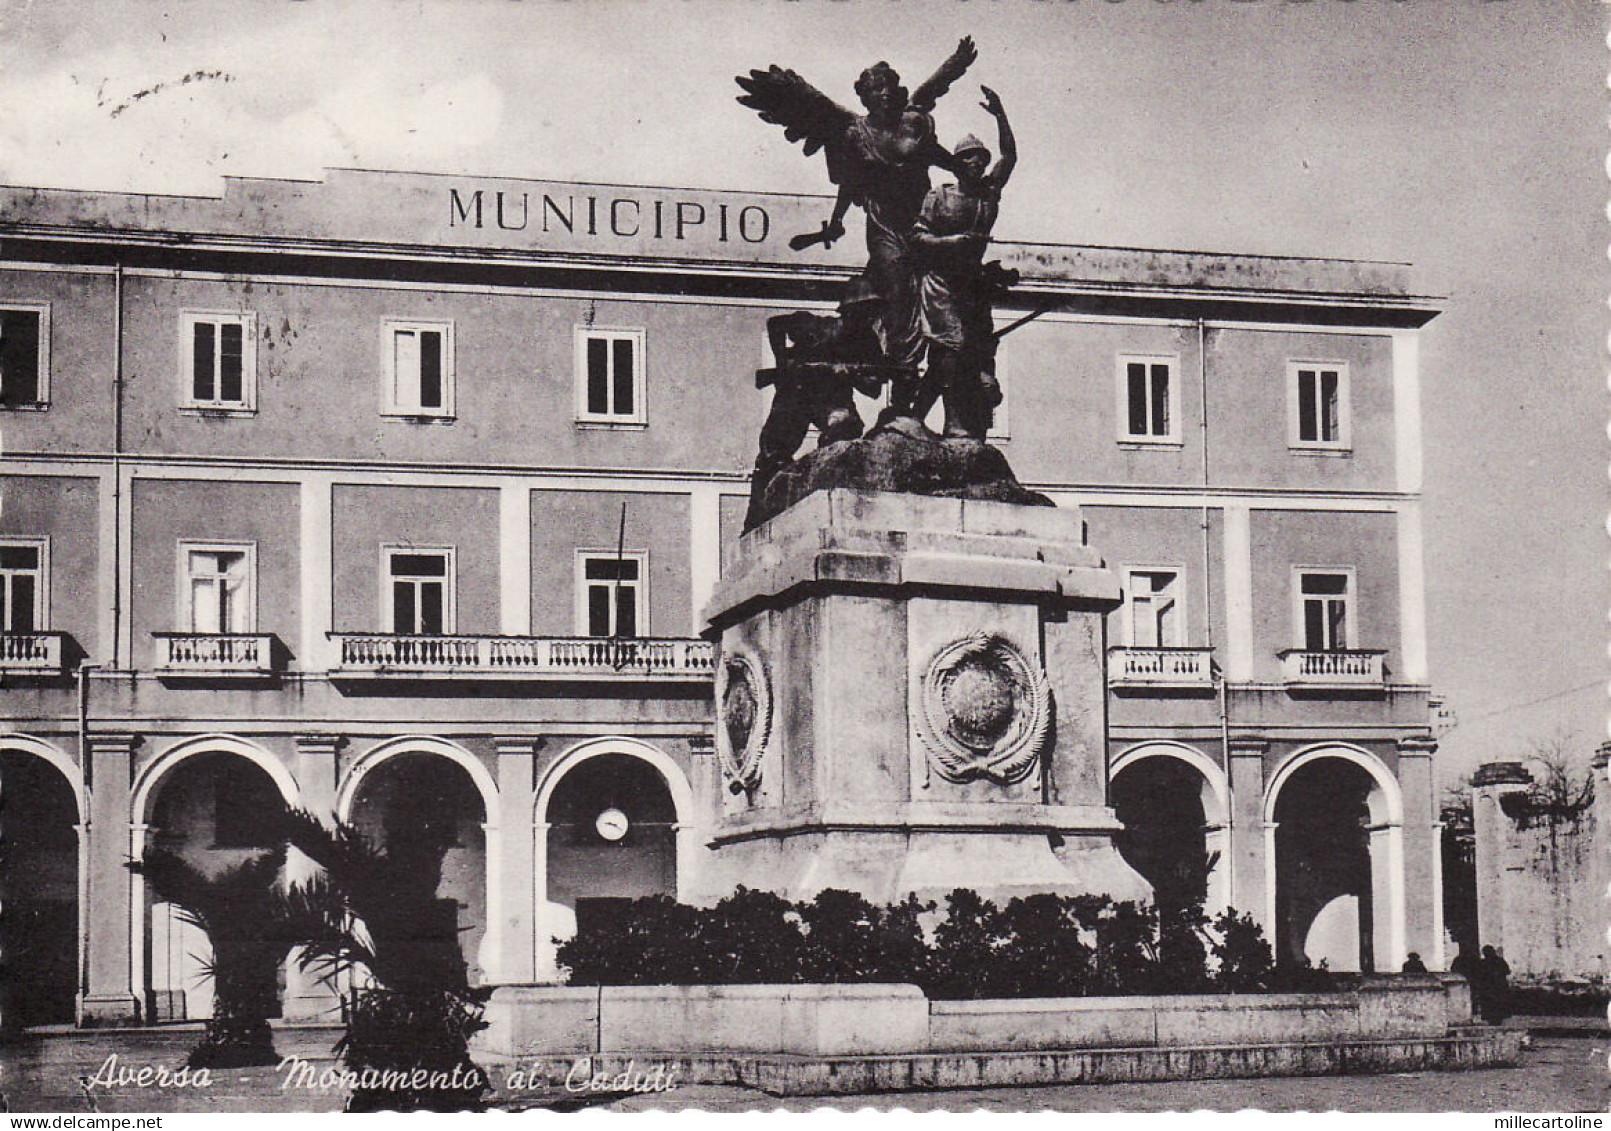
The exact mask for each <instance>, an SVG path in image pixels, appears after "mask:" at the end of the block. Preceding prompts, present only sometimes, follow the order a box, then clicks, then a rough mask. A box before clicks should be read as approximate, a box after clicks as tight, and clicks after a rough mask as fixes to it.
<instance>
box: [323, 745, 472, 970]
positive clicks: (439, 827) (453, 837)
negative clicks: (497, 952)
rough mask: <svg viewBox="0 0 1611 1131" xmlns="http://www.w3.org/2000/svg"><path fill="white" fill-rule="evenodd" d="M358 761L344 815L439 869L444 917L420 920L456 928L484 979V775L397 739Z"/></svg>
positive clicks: (391, 847)
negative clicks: (434, 920) (380, 751)
mask: <svg viewBox="0 0 1611 1131" xmlns="http://www.w3.org/2000/svg"><path fill="white" fill-rule="evenodd" d="M465 757H469V755H465ZM360 765H361V770H362V772H361V773H356V774H355V777H354V779H353V780H352V781H350V782H349V783H348V788H347V789H346V790H344V791H343V798H342V805H341V806H340V811H341V814H342V816H343V817H344V819H346V820H348V821H350V822H351V823H352V824H353V825H355V826H357V828H358V829H359V830H360V831H361V832H362V833H363V834H364V836H365V837H366V838H367V839H368V840H369V841H370V842H371V843H372V844H375V845H377V846H380V847H383V848H385V849H386V850H387V851H388V852H393V853H395V852H398V851H405V852H408V853H409V854H410V856H411V858H413V859H414V860H415V861H416V862H417V866H418V867H421V868H425V869H428V870H430V871H431V872H432V873H434V877H435V880H436V898H437V911H438V913H439V914H440V916H441V917H442V919H441V921H440V922H438V923H430V924H425V923H422V924H421V927H422V929H425V930H430V931H432V932H433V934H434V933H435V932H436V931H437V930H439V929H440V930H442V931H444V932H445V931H447V930H449V929H450V928H451V930H452V932H453V933H455V934H456V935H457V936H458V940H459V951H460V953H461V954H462V955H463V957H464V962H465V967H466V970H467V973H468V977H469V980H470V982H471V983H472V984H480V983H484V982H485V981H487V980H488V976H489V970H488V966H489V956H488V952H489V950H490V947H489V946H488V938H487V935H488V930H487V925H488V922H489V918H488V908H487V892H488V887H487V875H488V860H487V840H488V837H487V824H488V817H487V803H486V801H485V799H484V796H483V791H482V783H481V782H480V781H479V780H477V778H476V777H475V776H474V775H473V774H472V772H471V771H470V770H468V769H467V768H466V767H465V766H464V765H461V764H459V761H458V759H456V758H450V757H444V756H442V755H441V754H440V753H439V752H437V751H435V750H430V749H419V748H410V747H407V746H398V747H396V748H394V749H389V750H387V751H385V752H384V753H383V754H382V755H381V756H379V757H375V756H374V755H373V754H372V755H371V757H370V758H369V759H368V760H366V762H364V763H361V764H360ZM449 920H451V923H449ZM422 937H423V936H422Z"/></svg>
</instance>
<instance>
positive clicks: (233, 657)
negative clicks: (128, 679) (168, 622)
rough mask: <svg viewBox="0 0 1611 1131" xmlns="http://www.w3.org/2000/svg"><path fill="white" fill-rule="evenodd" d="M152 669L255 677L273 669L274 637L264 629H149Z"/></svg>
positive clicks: (170, 674)
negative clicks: (153, 656)
mask: <svg viewBox="0 0 1611 1131" xmlns="http://www.w3.org/2000/svg"><path fill="white" fill-rule="evenodd" d="M151 635H152V636H153V637H154V638H155V639H156V641H157V657H156V665H155V667H156V671H157V674H158V675H162V676H168V677H181V678H183V677H196V678H213V677H258V678H262V677H265V676H271V675H273V674H274V672H275V668H276V664H275V647H274V645H275V640H274V636H273V634H272V633H267V632H153V633H152V634H151Z"/></svg>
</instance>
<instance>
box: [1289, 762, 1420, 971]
mask: <svg viewBox="0 0 1611 1131" xmlns="http://www.w3.org/2000/svg"><path fill="white" fill-rule="evenodd" d="M1401 813H1402V809H1401V806H1400V803H1399V798H1398V788H1397V783H1396V782H1395V781H1394V780H1393V778H1392V777H1391V776H1390V775H1389V774H1388V773H1387V771H1386V769H1385V767H1382V766H1381V765H1380V763H1378V762H1376V760H1375V759H1374V758H1372V757H1371V756H1370V755H1369V754H1366V753H1364V752H1363V751H1357V750H1353V749H1352V748H1346V747H1329V748H1320V749H1316V750H1311V751H1308V752H1306V753H1304V754H1301V755H1299V756H1297V757H1294V758H1293V759H1292V760H1291V761H1289V762H1288V763H1287V764H1286V765H1285V766H1284V767H1282V769H1281V770H1280V772H1278V773H1277V774H1276V776H1275V778H1274V779H1273V780H1272V782H1271V784H1270V790H1269V793H1268V796H1267V800H1266V821H1267V827H1268V828H1269V829H1270V834H1271V835H1270V842H1269V844H1268V845H1267V848H1268V850H1269V851H1272V852H1273V853H1274V860H1275V886H1274V893H1273V896H1274V899H1273V902H1274V908H1273V922H1274V928H1275V930H1274V935H1275V938H1274V944H1275V952H1276V957H1277V960H1278V961H1282V962H1295V961H1299V960H1301V959H1305V958H1306V959H1308V960H1309V961H1310V962H1312V963H1314V964H1315V965H1317V966H1318V965H1320V964H1321V963H1322V962H1324V963H1325V964H1326V966H1327V967H1328V968H1329V969H1331V970H1334V971H1373V970H1380V971H1392V970H1397V969H1398V967H1399V964H1400V963H1401V962H1402V961H1403V954H1402V951H1403V935H1404V910H1403V906H1404V905H1403V900H1404V890H1403V888H1404V881H1403V861H1402V851H1403V849H1402V817H1401Z"/></svg>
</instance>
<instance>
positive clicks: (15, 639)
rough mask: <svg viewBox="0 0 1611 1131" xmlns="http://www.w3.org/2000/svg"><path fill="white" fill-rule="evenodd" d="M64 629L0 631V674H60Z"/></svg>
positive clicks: (64, 636)
mask: <svg viewBox="0 0 1611 1131" xmlns="http://www.w3.org/2000/svg"><path fill="white" fill-rule="evenodd" d="M66 635H67V634H66V633H64V632H0V675H60V674H61V672H62V654H63V648H62V642H63V640H64V639H65V638H66Z"/></svg>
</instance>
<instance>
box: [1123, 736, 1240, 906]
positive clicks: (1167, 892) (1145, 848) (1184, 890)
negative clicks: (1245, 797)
mask: <svg viewBox="0 0 1611 1131" xmlns="http://www.w3.org/2000/svg"><path fill="white" fill-rule="evenodd" d="M1111 795H1112V800H1113V811H1114V814H1115V815H1116V816H1117V817H1118V818H1119V820H1120V821H1121V822H1123V824H1124V829H1123V831H1121V832H1119V833H1117V834H1115V835H1114V838H1113V843H1114V845H1115V847H1117V848H1118V850H1119V855H1121V856H1123V857H1124V859H1125V862H1126V863H1128V864H1129V865H1130V867H1132V868H1134V869H1135V870H1136V871H1137V872H1139V873H1141V877H1142V878H1143V879H1145V880H1146V881H1147V882H1148V883H1149V884H1151V885H1152V896H1153V901H1154V903H1155V904H1156V906H1157V908H1158V911H1159V913H1160V914H1163V915H1167V914H1172V913H1174V912H1178V911H1180V910H1182V909H1183V908H1186V907H1189V906H1191V905H1193V904H1197V905H1201V906H1203V907H1205V908H1206V909H1207V910H1209V911H1210V912H1212V911H1214V910H1217V908H1215V907H1213V906H1211V904H1212V902H1213V901H1212V899H1211V891H1210V883H1209V881H1210V876H1211V875H1212V873H1213V871H1214V869H1215V868H1217V867H1218V866H1219V864H1220V853H1219V850H1218V848H1217V846H1211V845H1210V843H1209V841H1210V837H1209V830H1210V824H1211V822H1210V820H1209V814H1210V813H1211V812H1213V810H1214V809H1215V806H1216V798H1215V796H1214V792H1213V788H1212V786H1211V785H1210V784H1209V782H1208V781H1206V780H1205V779H1204V777H1203V775H1202V773H1201V772H1200V771H1199V770H1198V769H1197V768H1196V767H1195V766H1191V765H1189V764H1187V763H1186V762H1184V761H1182V760H1181V759H1179V758H1172V757H1167V756H1161V757H1144V758H1137V759H1135V760H1134V761H1131V762H1128V763H1126V764H1125V765H1123V766H1121V767H1120V768H1119V770H1118V772H1116V773H1115V774H1114V775H1113V782H1112V786H1111ZM1213 824H1214V827H1216V828H1217V827H1218V822H1217V821H1216V822H1213Z"/></svg>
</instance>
